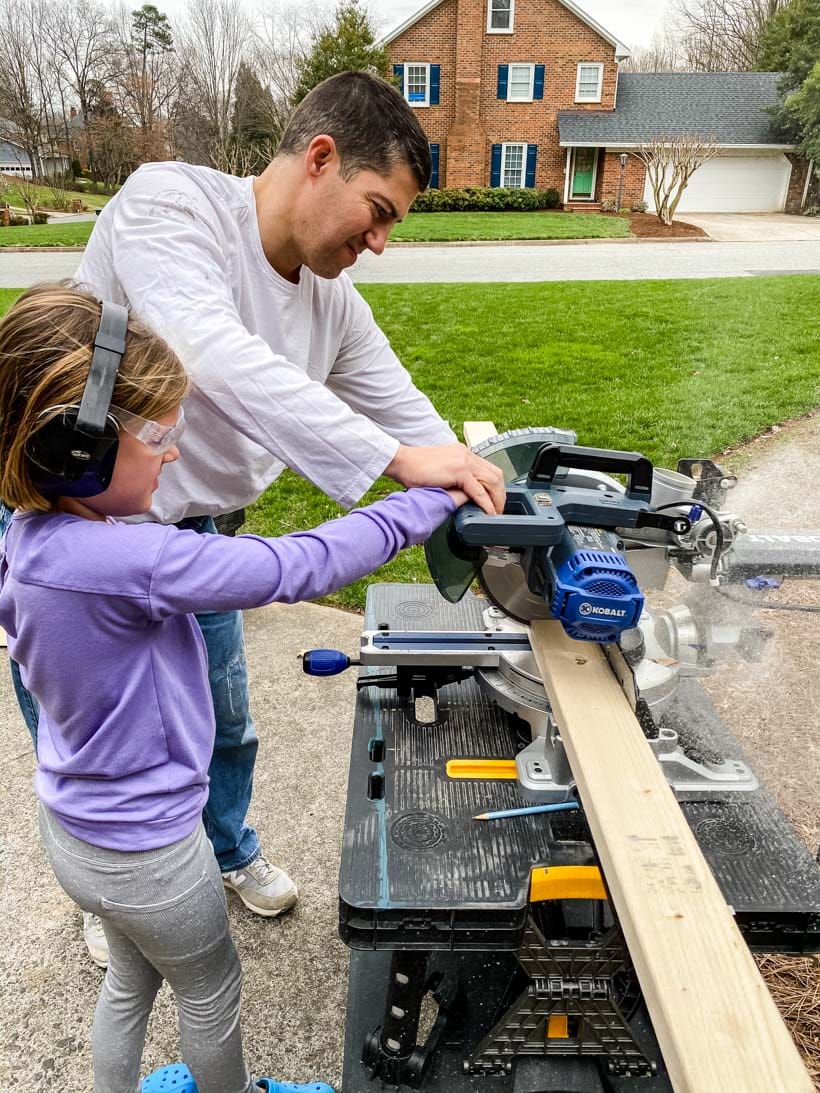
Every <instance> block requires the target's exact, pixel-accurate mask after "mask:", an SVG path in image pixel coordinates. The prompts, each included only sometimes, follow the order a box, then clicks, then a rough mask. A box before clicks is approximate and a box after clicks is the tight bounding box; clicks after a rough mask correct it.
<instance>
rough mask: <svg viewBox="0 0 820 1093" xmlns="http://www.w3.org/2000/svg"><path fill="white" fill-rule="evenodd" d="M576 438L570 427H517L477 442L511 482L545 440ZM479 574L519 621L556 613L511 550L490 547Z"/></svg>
mask: <svg viewBox="0 0 820 1093" xmlns="http://www.w3.org/2000/svg"><path fill="white" fill-rule="evenodd" d="M576 441H577V437H576V435H575V433H574V432H571V431H570V430H567V429H552V428H546V429H537V428H536V429H533V428H530V429H513V430H512V431H510V432H508V433H502V434H500V435H499V436H496V437H492V438H491V439H489V440H486V441H484V443H483V444H479V445H477V446H476V448H475V452H476V454H477V455H480V456H482V457H483V458H484V459H487V460H489V462H490V463H494V464H495V466H497V467H499V468H500V469H501V470H502V471H503V472H504V478H505V480H506V481H507V483H510V482H514V481H516V479H520V478H523V477H525V476H526V475H527V474H528V473H529V470H530V467H531V466H532V463H533V460H534V459H535V456H536V455H537V453H538V450H539V448H540V447H541V445H542V444H548V443H556V444H575V443H576ZM518 557H520V556H518ZM476 576H477V579H478V583H479V584H480V585H481V587H482V589H483V590H484V593H485V595H486V596H487V598H488V599H489V600H490V602H491V603H493V604H494V605H495V606H496V607H498V608H500V610H501V611H503V612H504V614H505V615H509V616H510V618H512V619H515V620H516V621H517V622H523V623H528V622H533V621H534V620H535V619H548V618H551V617H552V616H551V614H550V610H549V607H548V606H547V604H546V603H545V601H544V600H543V598H541V597H539V596H536V595H535V594H534V593H533V592H531V591H530V589H529V587H528V586H527V579H526V577H525V576H524V570H523V569H522V568H521V565H520V563H519V561H518V558H517V556H516V555H515V554H513V553H512V552H511V551H504V550H503V549H502V548H499V549H498V550H497V551H493V550H492V549H491V550H489V551H488V552H487V558H486V559H485V560H484V562H483V564H482V565H481V567H480V569H479V570H478V573H477V574H476Z"/></svg>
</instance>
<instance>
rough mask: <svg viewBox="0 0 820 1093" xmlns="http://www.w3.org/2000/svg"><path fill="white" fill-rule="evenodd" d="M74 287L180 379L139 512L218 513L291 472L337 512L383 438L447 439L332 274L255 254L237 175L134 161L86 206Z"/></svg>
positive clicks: (391, 445) (255, 231)
mask: <svg viewBox="0 0 820 1093" xmlns="http://www.w3.org/2000/svg"><path fill="white" fill-rule="evenodd" d="M75 280H76V281H77V282H78V283H79V284H80V285H83V286H86V287H87V288H88V289H89V290H90V291H91V292H93V293H94V294H95V295H96V296H98V297H100V298H101V299H107V300H113V301H115V302H117V303H125V304H129V305H130V306H131V307H132V308H133V310H134V312H135V314H136V315H138V316H139V318H141V319H142V320H143V321H144V322H146V323H148V325H149V326H151V327H153V328H154V329H155V330H156V331H157V332H158V333H160V334H162V336H163V337H164V338H165V339H166V340H167V341H168V342H169V343H170V344H171V346H172V347H173V348H174V349H175V350H176V351H177V353H178V354H179V355H180V357H181V359H182V361H183V364H184V365H185V367H186V369H187V370H188V372H189V374H190V376H191V380H192V387H191V392H190V395H189V396H188V398H187V399H186V402H185V417H186V421H187V429H186V432H185V435H184V436H183V438H182V442H181V445H180V451H181V453H182V454H181V458H180V459H179V460H178V461H177V462H176V463H173V464H170V465H168V466H166V467H165V468H164V469H163V472H162V477H161V479H160V487H159V489H158V490H157V492H156V493H155V495H154V507H153V508H152V509H151V513H150V516H149V518H150V519H154V520H158V521H161V522H162V523H170V522H172V521H177V520H180V519H182V518H183V517H185V516H200V515H218V514H220V513H225V512H231V511H233V510H234V509H238V508H241V507H242V506H243V505H246V504H248V503H249V502H251V501H253V500H255V499H256V498H257V497H258V496H259V494H260V493H261V492H262V491H263V490H264V489H265V488H266V487H267V486H268V485H269V484H270V483H271V482H272V481H273V480H274V479H275V478H276V477H277V476H278V475H279V474H280V473H281V471H282V470H283V469H284V466H286V465H287V466H289V467H292V468H293V469H294V470H296V471H298V473H299V474H301V475H302V476H303V477H304V478H307V479H309V480H310V481H311V482H313V483H314V484H315V485H317V486H318V487H319V488H320V489H321V490H323V491H324V492H325V493H326V494H328V495H329V496H330V497H333V498H335V499H336V500H337V501H339V502H340V503H341V504H342V505H345V506H347V507H349V506H351V505H353V504H355V502H356V501H357V500H358V499H359V498H360V497H361V496H362V494H363V493H365V491H366V490H367V489H368V488H369V487H370V486H371V485H372V483H373V482H374V481H375V480H376V478H378V476H379V475H380V474H381V473H382V471H383V470H384V469H385V467H386V466H387V465H388V464H389V463H390V461H391V460H392V459H393V457H394V455H395V454H396V451H397V449H398V446H399V443H402V444H408V445H423V444H447V443H450V442H453V441H454V440H455V436H454V434H453V432H452V430H451V429H450V428H449V426H448V425H447V424H446V423H445V422H444V421H442V419H441V418H440V417H439V416H438V414H437V413H436V411H435V410H434V408H433V406H432V405H431V403H430V401H429V399H427V398H426V396H425V395H423V394H422V393H421V392H420V391H418V390H417V389H416V388H415V387H414V386H413V383H412V380H411V379H410V376H409V375H408V373H407V371H406V370H405V369H404V368H403V367H402V365H401V364H400V363H399V361H398V359H397V357H396V355H395V353H393V351H392V349H391V348H390V345H389V343H388V341H387V338H386V337H385V336H384V334H383V333H382V332H381V330H379V328H378V326H377V325H376V323H375V320H374V319H373V315H372V313H371V311H370V308H369V307H368V306H367V304H366V303H365V302H364V300H363V299H362V298H361V296H360V295H359V293H358V292H357V291H356V289H355V288H354V286H353V284H352V282H351V281H350V278H349V277H348V276H347V275H346V274H344V273H343V274H341V276H339V277H337V278H336V279H334V280H325V279H323V278H321V277H317V276H315V275H314V274H313V273H311V272H310V270H308V269H306V268H305V267H302V269H301V271H300V277H299V283H298V284H292V283H291V282H290V281H287V280H285V279H284V278H283V277H280V276H279V274H278V273H276V271H275V270H274V269H273V268H272V266H271V265H270V264H269V262H268V261H267V259H266V258H265V254H264V252H263V250H262V243H261V240H260V236H259V226H258V223H257V219H256V204H255V201H254V194H253V179H252V178H235V177H233V176H231V175H224V174H221V173H219V172H218V171H213V170H210V169H209V168H207V167H195V166H191V165H190V164H185V163H157V164H148V165H146V166H144V167H141V168H140V169H139V170H138V171H136V172H135V173H134V174H133V175H131V177H130V178H129V179H128V181H127V182H126V184H125V185H124V186H123V188H122V189H121V190H120V191H119V193H118V194H117V195H116V196H115V197H114V198H112V200H111V201H110V202H109V203H108V205H107V206H106V208H105V209H104V210H103V212H102V213H101V215H100V217H99V220H98V222H97V224H96V226H95V228H94V231H93V232H92V235H91V240H90V242H89V245H88V247H87V249H86V252H85V254H84V256H83V259H82V262H81V263H80V267H79V269H78V271H77V274H76V277H75Z"/></svg>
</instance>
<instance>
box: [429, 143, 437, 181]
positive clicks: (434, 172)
mask: <svg viewBox="0 0 820 1093" xmlns="http://www.w3.org/2000/svg"><path fill="white" fill-rule="evenodd" d="M438 155H439V146H438V145H437V144H431V145H430V159H431V160H432V161H433V170H432V171H431V172H430V189H431V190H437V189H438Z"/></svg>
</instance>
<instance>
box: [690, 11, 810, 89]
mask: <svg viewBox="0 0 820 1093" xmlns="http://www.w3.org/2000/svg"><path fill="white" fill-rule="evenodd" d="M787 3H788V0H677V4H676V8H675V13H674V19H675V22H676V25H677V27H678V30H679V34H680V37H681V40H682V42H683V46H684V49H685V53H686V61H687V66H688V67H689V68H690V69H692V70H693V71H698V72H727V71H746V70H750V69H754V67H755V65H756V63H757V55H758V50H759V46H760V38H761V34H762V32H763V28H764V27H765V26H766V24H767V23H768V22H769V20H770V19H771V18H772V17H773V16H774V15H775V14H776V13H777V12H778V11H779V10H780V9H781V8H783V7H785V6H786V4H787Z"/></svg>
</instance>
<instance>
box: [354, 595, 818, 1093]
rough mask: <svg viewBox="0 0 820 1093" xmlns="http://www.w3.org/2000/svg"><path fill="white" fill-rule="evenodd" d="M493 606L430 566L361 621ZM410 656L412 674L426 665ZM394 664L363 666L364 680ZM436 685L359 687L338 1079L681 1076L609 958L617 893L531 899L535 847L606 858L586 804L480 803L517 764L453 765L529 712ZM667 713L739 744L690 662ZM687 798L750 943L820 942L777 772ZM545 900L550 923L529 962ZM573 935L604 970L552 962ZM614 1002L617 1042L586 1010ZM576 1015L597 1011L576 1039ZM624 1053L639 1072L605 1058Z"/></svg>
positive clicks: (513, 1083)
mask: <svg viewBox="0 0 820 1093" xmlns="http://www.w3.org/2000/svg"><path fill="white" fill-rule="evenodd" d="M483 606H486V605H483ZM477 620H481V621H478V622H477ZM482 621H483V614H482V604H481V601H477V600H475V599H474V598H472V597H470V596H468V597H467V598H465V599H464V600H462V601H461V602H460V603H458V604H450V603H447V602H446V601H445V600H444V599H443V598H442V597H441V596H439V594H438V593H437V592H436V591H435V589H433V588H432V587H430V586H426V585H399V584H379V585H373V586H371V588H370V589H369V591H368V603H367V613H366V619H365V627H366V629H367V630H369V631H378V630H379V628H380V626H381V627H382V628H383V630H382V632H385V631H386V632H391V633H392V632H400V631H407V632H412V631H415V632H421V631H432V632H437V633H446V632H448V631H449V632H467V631H470V630H471V629H472V630H473V631H475V630H476V628H477V626H478V627H480V626H481V624H482ZM413 671H414V672H415V673H416V676H415V678H416V682H417V683H419V691H418V693H419V694H420V693H422V692H423V690H424V687H423V665H417V666H416V667H415V668H414V669H413ZM386 674H387V669H386V668H385V667H381V666H376V667H374V666H369V667H367V668H365V669H364V671H363V673H362V677H361V678H360V683H367V682H372V680H373V679H374V678H376V677H381V676H384V675H386ZM430 691H431V692H432V693H435V694H436V702H435V705H434V706H433V704H432V703H431V702H430V700H429V697H427V698H424V699H419V700H418V701H415V700H414V698H413V694H414V692H413V691H412V690H410V691H409V692H407V691H405V693H404V696H403V697H400V695H399V693H398V691H397V689H396V687H395V686H388V687H386V688H380V687H374V686H364V687H363V688H362V689H361V690H360V691H359V695H358V700H357V705H356V716H355V722H354V732H353V740H352V750H351V763H350V777H349V785H348V798H347V812H346V818H345V830H344V839H343V847H342V858H341V866H340V880H339V894H340V903H339V932H340V935H341V937H342V939H343V940H344V941H345V942H346V943H347V945H348V946H349V947H350V948H351V949H352V950H353V951H352V953H351V965H350V985H349V991H348V1008H347V1026H346V1038H345V1061H344V1077H343V1085H342V1089H343V1091H344V1093H368V1091H370V1090H373V1091H374V1093H375V1091H378V1093H382V1090H394V1091H402V1090H410V1089H413V1088H418V1089H421V1090H422V1091H423V1093H425V1091H426V1093H467V1091H470V1093H480V1091H487V1093H547V1091H550V1093H552V1091H555V1090H564V1091H566V1093H669V1089H670V1087H669V1085H668V1081H667V1079H666V1077H665V1073H664V1070H663V1064H662V1061H661V1060H660V1058H659V1055H658V1052H657V1045H656V1043H655V1040H654V1037H653V1034H652V1031H651V1028H650V1026H649V1022H648V1019H647V1016H646V1013H645V1010H644V1008H643V1004H642V1002H641V1001H640V997H637V999H636V998H635V997H634V993H633V992H632V988H631V987H630V983H629V978H628V969H627V970H623V971H618V968H619V967H620V965H618V964H617V962H616V965H613V964H612V962H611V961H610V963H609V965H608V966H605V965H603V964H601V963H600V959H601V955H602V954H601V952H600V950H601V947H602V946H604V947H605V946H606V944H608V943H607V941H606V939H607V936H608V935H607V930H609V929H610V928H611V926H612V922H611V919H610V920H609V921H608V922H606V921H600V920H599V918H597V917H596V915H597V916H600V915H601V914H602V913H604V914H605V912H601V911H600V908H601V907H602V906H603V907H605V906H606V904H605V903H602V902H601V901H600V900H596V899H572V900H557V901H553V902H548V903H542V904H540V908H541V909H540V910H539V909H538V908H537V907H536V905H535V904H533V903H532V902H531V882H532V875H533V869H534V868H535V867H546V868H547V869H552V868H553V867H555V866H569V867H586V868H589V867H591V866H592V867H594V866H595V865H596V858H595V851H594V847H593V844H592V840H591V837H590V833H589V829H588V827H587V824H586V820H585V817H584V815H583V812H582V811H578V812H566V813H555V814H551V815H530V816H519V817H515V818H513V819H507V820H502V821H497V822H481V821H476V820H474V819H473V818H472V817H473V816H474V815H476V814H478V813H480V812H484V811H486V810H487V809H488V808H491V809H492V808H515V807H518V806H521V805H526V804H527V803H529V802H528V799H527V797H526V796H525V794H524V792H523V791H522V788H521V786H520V785H519V783H518V781H517V780H516V778H515V776H513V777H504V778H499V779H495V778H493V777H475V778H455V777H450V776H449V774H448V761H449V760H451V759H454V758H460V759H470V760H475V761H476V762H477V763H478V764H481V763H482V762H486V761H489V762H493V761H497V760H502V761H508V762H511V761H515V759H516V757H517V756H519V755H520V754H521V753H522V752H524V751H525V750H526V748H527V747H528V746H529V745H531V743H532V735H531V729H530V726H529V725H528V724H527V723H526V722H523V721H522V720H521V719H520V718H518V717H517V716H515V715H514V714H511V713H509V712H508V711H506V710H505V709H503V708H502V707H501V706H500V705H499V704H498V703H497V702H495V701H493V700H491V698H490V697H489V694H488V692H487V690H486V689H485V688H482V686H480V685H479V683H478V682H477V680H476V679H475V678H471V677H470V678H462V679H461V681H460V682H453V683H449V684H444V685H443V686H439V687H431V688H430ZM424 704H426V706H427V709H426V710H425V709H422V706H423V705H424ZM431 716H432V718H433V719H432V720H430V718H431ZM659 726H660V728H661V729H666V730H668V731H669V732H671V733H674V734H677V737H678V739H679V741H680V743H681V746H682V748H683V751H684V754H692V755H694V756H695V758H696V761H700V762H702V761H704V759H707V760H708V759H709V757H715V756H719V757H721V759H722V760H724V761H726V762H734V761H738V762H743V757H742V754H741V752H740V750H739V747H738V745H737V743H736V742H735V740H734V739H733V737H732V736H731V735H730V734H729V733H728V731H727V730H726V728H725V727H724V725H723V724H722V722H721V721H720V718H719V717H718V715H717V713H716V711H715V709H714V707H713V705H712V703H711V702H710V700H709V699H708V697H707V696H706V694H705V693H704V691H703V690H702V688H701V687H700V686H699V684H698V683H697V681H696V680H694V679H683V680H679V682H678V686H677V688H676V690H675V693H674V695H673V696H672V698H671V699H670V701H669V702H668V703H667V704H666V706H665V707H664V710H663V714H662V717H661V718H660V721H659ZM681 809H682V811H683V813H684V815H685V817H686V819H687V821H688V823H689V825H690V827H691V829H692V831H693V833H694V835H695V837H696V838H697V840H698V844H699V846H700V848H701V851H702V853H703V855H704V857H705V859H706V860H707V862H708V863H709V865H710V867H711V869H712V871H713V872H714V874H715V878H716V880H717V881H718V884H719V885H720V887H721V890H722V892H723V894H724V896H725V898H726V901H727V903H729V904H730V905H731V907H732V908H733V911H734V914H735V919H736V921H737V923H738V926H739V927H740V930H741V932H742V933H743V935H744V937H745V940H746V941H747V943H748V944H749V946H750V947H751V948H752V949H755V950H760V951H764V952H773V951H781V952H794V953H801V952H814V951H817V950H818V949H820V881H818V871H817V868H816V865H815V863H814V861H813V859H812V858H811V855H810V854H809V853H808V851H807V850H806V848H805V847H804V846H803V844H802V843H801V842H800V840H799V839H798V837H797V836H796V834H795V832H794V831H793V829H792V828H791V826H790V825H789V823H788V822H787V821H786V819H785V817H784V816H783V815H782V813H781V812H780V811H779V809H778V808H777V806H776V805H775V804H774V802H773V800H772V799H771V797H770V796H769V795H768V793H767V792H766V791H765V789H763V788H757V789H755V790H752V791H749V792H745V793H736V792H734V793H732V792H726V791H725V790H724V789H721V788H720V787H719V786H716V787H715V789H714V792H713V793H712V795H711V797H710V799H708V800H700V801H685V800H684V801H682V803H681ZM596 907H597V908H599V910H597V911H596V910H595V908H596ZM539 915H541V916H544V915H546V916H547V919H548V923H547V925H545V921H544V919H543V917H542V918H541V920H540V922H541V925H540V926H539V929H540V930H541V933H542V936H543V937H544V938H545V939H547V938H548V939H549V940H548V942H547V943H546V947H545V948H546V951H545V952H544V951H541V952H540V955H538V953H536V960H535V962H534V963H533V962H532V960H531V957H532V954H533V944H532V941H531V935H532V929H533V923H534V922H536V918H537V916H539ZM536 924H537V923H536ZM573 946H575V947H579V946H580V947H581V948H582V949H583V948H585V949H586V950H587V951H588V952H589V955H590V960H591V961H593V959H594V960H596V961H598V963H591V964H590V968H591V969H592V973H593V974H586V973H584V972H582V971H581V972H579V971H577V969H576V971H575V972H571V971H569V970H568V971H565V972H559V973H555V969H554V968H553V969H552V970H550V968H551V962H554V961H555V959H558V960H560V959H561V958H562V957H566V954H567V953H568V952H570V951H571V950H572V947H573ZM535 948H536V949H537V946H536V947H535ZM522 954H523V958H522ZM607 959H608V957H607ZM528 960H529V961H530V966H527V962H528ZM596 969H597V971H596ZM624 976H626V978H624ZM559 1003H560V1005H561V1006H563V1007H564V1010H563V1012H566V1014H567V1025H566V1026H565V1028H564V1031H565V1032H566V1036H564V1035H563V1033H562V1034H561V1035H558V1036H554V1037H552V1038H549V1045H548V1044H547V1039H548V1038H547V1037H545V1040H544V1051H543V1053H541V1054H538V1053H536V1054H532V1053H531V1052H532V1051H533V1050H535V1051H537V1041H538V1035H539V1034H538V1028H539V1027H542V1026H543V1028H544V1029H545V1030H547V1031H548V1030H549V1028H550V1025H549V1017H550V1014H551V1013H554V1012H555V1009H556V1006H557V1005H558V1004H559ZM573 1006H579V1007H580V1010H578V1009H573V1008H572V1007H573ZM602 1007H603V1009H604V1011H606V1012H608V1013H609V1014H610V1017H609V1018H607V1021H608V1025H607V1028H609V1029H610V1031H611V1030H613V1029H614V1030H615V1033H616V1035H615V1040H616V1041H617V1045H620V1046H619V1047H618V1050H617V1051H616V1052H615V1055H614V1056H613V1053H612V1051H611V1050H610V1049H607V1050H604V1045H603V1044H602V1042H601V1036H602V1035H603V1034H601V1033H595V1031H594V1030H595V1027H596V1026H595V1021H594V1020H591V1021H590V1023H589V1024H588V1025H584V1024H583V1023H581V1017H583V1016H584V1015H585V1014H587V1013H589V1014H591V1015H592V1018H595V1015H596V1014H600V1011H601V1008H602ZM613 1007H614V1009H613ZM615 1010H617V1011H618V1012H617V1013H615V1016H614V1017H613V1016H612V1014H613V1013H614V1012H615ZM618 1013H620V1014H621V1016H622V1017H623V1019H624V1027H623V1028H621V1027H620V1026H619V1025H618V1023H617V1021H618V1019H619V1018H618ZM521 1014H523V1017H521ZM573 1014H574V1015H575V1017H574V1018H573ZM579 1014H580V1017H579ZM571 1018H572V1019H573V1020H575V1021H576V1022H578V1023H577V1026H574V1025H573V1024H572V1021H571V1020H570V1019H571ZM595 1019H596V1020H597V1018H595ZM539 1022H541V1025H539ZM575 1027H577V1028H584V1029H588V1030H589V1029H591V1030H592V1032H589V1033H588V1034H587V1033H585V1036H584V1039H583V1043H581V1044H578V1043H577V1042H576V1041H574V1040H573V1038H572V1033H573V1029H574V1028H575ZM559 1031H560V1029H559ZM596 1036H597V1037H598V1041H597V1042H596ZM604 1038H606V1037H604ZM630 1045H633V1046H630ZM548 1046H549V1050H548V1049H547V1048H548ZM554 1052H557V1053H554ZM624 1059H626V1060H627V1063H626V1065H627V1066H633V1073H621V1074H619V1073H617V1072H615V1073H610V1070H609V1068H610V1066H611V1065H614V1066H615V1068H616V1071H617V1067H618V1066H622V1065H623V1060H624ZM642 1060H643V1061H642ZM507 1064H509V1065H507ZM647 1064H648V1065H647ZM653 1064H654V1072H653V1070H652V1065H653ZM641 1068H642V1069H641ZM638 1073H642V1074H643V1076H640V1077H639V1076H637V1075H638Z"/></svg>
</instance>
